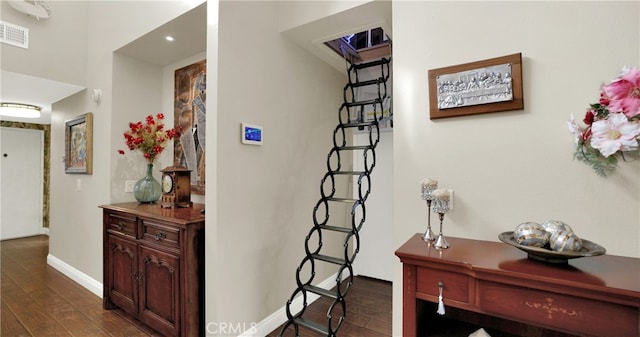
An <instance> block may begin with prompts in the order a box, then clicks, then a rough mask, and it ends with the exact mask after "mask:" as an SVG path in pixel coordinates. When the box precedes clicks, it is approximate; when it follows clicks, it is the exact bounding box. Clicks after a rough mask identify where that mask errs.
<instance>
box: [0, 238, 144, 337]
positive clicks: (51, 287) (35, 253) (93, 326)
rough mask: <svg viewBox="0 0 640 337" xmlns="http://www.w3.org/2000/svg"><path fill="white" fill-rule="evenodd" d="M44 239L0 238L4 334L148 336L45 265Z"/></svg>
mask: <svg viewBox="0 0 640 337" xmlns="http://www.w3.org/2000/svg"><path fill="white" fill-rule="evenodd" d="M48 253H49V238H48V237H47V236H33V237H29V238H22V239H15V240H5V241H0V254H1V256H2V261H1V263H2V264H1V265H0V270H1V273H0V274H1V276H2V279H1V280H0V282H1V290H0V298H1V299H2V300H1V302H2V307H1V308H0V313H1V317H0V322H1V324H0V325H1V328H0V335H1V336H3V337H23V336H24V337H27V336H34V337H43V336H46V337H53V336H78V337H94V336H96V337H99V336H113V337H116V336H117V337H142V336H145V337H148V336H153V334H152V333H150V331H145V330H144V329H143V328H139V327H137V326H136V325H134V324H132V322H131V321H130V320H128V319H127V318H125V317H124V316H122V315H120V314H119V313H118V312H117V311H107V310H103V309H102V299H101V298H100V297H98V296H96V295H95V294H93V293H92V292H90V291H88V290H87V289H85V288H83V287H82V286H80V285H78V284H77V283H75V282H74V281H72V280H71V279H69V278H68V277H66V276H64V275H63V274H61V273H60V272H58V271H57V270H55V269H53V268H52V267H50V266H49V265H47V254H48Z"/></svg>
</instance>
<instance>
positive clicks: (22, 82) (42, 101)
mask: <svg viewBox="0 0 640 337" xmlns="http://www.w3.org/2000/svg"><path fill="white" fill-rule="evenodd" d="M167 35H171V36H173V37H174V38H175V40H174V41H173V42H168V41H166V40H165V36H167ZM206 45H207V6H206V2H205V3H203V4H201V5H200V6H198V7H195V8H194V9H192V10H190V11H189V12H187V13H185V14H183V15H181V16H179V17H177V18H176V19H174V20H172V21H170V22H168V23H166V24H165V25H163V26H161V27H159V28H157V29H155V30H153V31H151V32H149V33H147V34H145V35H144V36H141V37H140V38H138V39H136V40H135V41H133V42H131V43H129V44H127V45H125V46H124V47H122V48H120V49H118V50H116V52H117V53H121V54H124V55H127V56H130V57H133V58H136V59H139V60H142V61H146V62H149V63H152V64H156V65H159V66H165V65H168V64H172V63H175V62H177V61H180V60H182V59H185V58H188V57H190V56H193V55H195V54H198V53H201V52H204V51H206ZM0 77H1V78H0V100H1V101H3V102H17V103H27V104H33V105H37V106H41V107H42V116H41V117H40V118H38V119H25V118H15V117H7V116H2V117H1V119H2V120H8V121H16V122H29V123H38V124H50V123H51V106H52V104H53V103H55V102H57V101H60V100H62V99H64V98H67V97H69V96H71V95H73V94H75V93H77V92H79V91H81V90H84V89H85V88H84V87H82V86H78V85H73V84H69V83H62V82H58V81H53V80H49V79H45V78H40V77H34V76H29V75H25V74H19V73H14V72H9V71H4V70H3V71H2V72H1V75H0Z"/></svg>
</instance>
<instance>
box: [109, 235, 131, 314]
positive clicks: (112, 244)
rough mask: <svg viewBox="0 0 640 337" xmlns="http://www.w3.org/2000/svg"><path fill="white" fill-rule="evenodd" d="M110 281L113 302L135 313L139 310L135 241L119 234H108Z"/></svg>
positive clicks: (110, 293)
mask: <svg viewBox="0 0 640 337" xmlns="http://www.w3.org/2000/svg"><path fill="white" fill-rule="evenodd" d="M108 237H109V238H108V247H109V250H108V254H109V257H108V261H109V266H108V268H107V269H108V275H106V276H107V279H108V282H107V284H106V286H107V287H108V288H109V289H108V294H109V298H110V300H111V302H112V303H113V304H115V305H117V306H118V307H120V308H122V310H124V311H126V312H129V313H132V314H135V313H136V312H137V310H138V308H137V306H136V303H137V300H138V289H139V285H138V279H139V278H138V272H137V271H138V262H137V261H138V260H137V256H136V254H137V248H136V247H137V245H136V243H135V242H133V241H130V240H126V239H122V238H120V237H118V236H117V235H109V236H108Z"/></svg>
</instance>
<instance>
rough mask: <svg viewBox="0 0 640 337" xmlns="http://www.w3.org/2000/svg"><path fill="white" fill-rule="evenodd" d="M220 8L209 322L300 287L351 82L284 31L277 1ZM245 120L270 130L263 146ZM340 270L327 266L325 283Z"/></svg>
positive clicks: (266, 309)
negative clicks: (252, 141) (250, 141)
mask: <svg viewBox="0 0 640 337" xmlns="http://www.w3.org/2000/svg"><path fill="white" fill-rule="evenodd" d="M219 10H220V21H219V41H218V51H219V53H218V84H217V85H218V98H217V120H216V122H215V123H217V125H216V134H217V140H216V141H217V143H218V145H217V150H216V151H217V156H216V158H217V159H216V160H217V165H216V170H217V174H216V175H215V177H216V182H215V184H216V191H217V193H216V194H217V195H216V198H217V205H216V207H217V210H216V214H215V217H216V218H215V219H214V220H213V221H209V220H210V217H207V231H209V229H210V228H211V227H212V226H214V229H213V230H214V231H216V232H215V233H211V234H210V233H209V232H207V239H208V243H211V241H209V239H211V238H214V239H215V242H213V244H214V245H215V246H214V247H209V248H208V249H209V252H211V251H215V254H209V253H208V254H207V262H206V268H207V275H208V276H209V277H213V279H211V278H209V277H208V278H207V321H208V322H212V321H215V322H230V323H233V324H237V323H239V322H246V323H247V324H249V323H250V322H259V321H261V320H262V319H264V318H265V317H267V316H268V315H270V314H271V313H273V312H274V311H276V310H277V309H279V308H280V307H282V306H284V305H285V304H286V301H287V300H288V299H289V297H290V295H291V293H292V292H293V290H295V270H296V267H297V266H298V264H299V262H300V261H301V259H302V257H303V256H304V246H303V241H304V237H305V236H306V234H307V233H308V231H309V229H311V227H312V224H313V222H312V217H311V216H312V210H313V206H314V205H315V203H316V202H317V201H318V199H319V197H320V194H319V183H320V179H321V178H322V176H323V175H324V173H325V171H326V158H327V154H328V152H329V150H330V148H331V135H332V131H333V128H334V127H335V125H336V124H337V111H338V110H337V109H338V107H339V105H340V102H341V98H342V96H341V95H342V90H341V89H342V87H343V86H344V84H345V83H346V80H345V77H344V75H342V74H340V73H338V72H337V71H335V70H333V69H332V68H331V67H329V66H328V65H326V64H324V63H322V62H319V61H318V60H317V59H316V58H315V57H314V56H312V55H310V54H308V53H307V52H306V51H304V50H303V49H301V48H300V47H299V46H297V45H295V44H293V43H292V42H290V41H289V40H287V39H285V38H284V37H283V36H282V35H281V34H280V30H279V28H278V25H279V21H280V20H279V19H280V17H281V15H287V14H288V13H282V12H280V11H279V10H278V3H277V2H272V1H255V2H247V1H224V2H220V9H219ZM242 122H246V123H251V124H257V125H261V126H263V127H264V145H262V146H251V145H243V144H241V143H240V123H242ZM208 145H209V144H208ZM208 148H210V147H208ZM209 167H210V166H209ZM207 176H208V177H209V178H211V177H213V175H211V174H210V171H209V170H208V171H207ZM207 184H209V181H207ZM208 187H209V185H208ZM208 211H209V210H208ZM208 211H207V212H208ZM329 269H332V270H329ZM336 271H337V269H335V267H332V268H326V269H325V268H322V267H319V268H318V269H317V272H318V274H317V275H316V280H318V282H319V281H323V280H324V279H325V278H327V277H328V276H329V275H330V274H332V273H335V272H336ZM212 284H213V285H214V286H210V285H212ZM211 291H214V292H215V294H210V292H211ZM212 301H214V303H212ZM210 312H214V314H213V315H212V314H210Z"/></svg>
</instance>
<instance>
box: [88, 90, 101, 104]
mask: <svg viewBox="0 0 640 337" xmlns="http://www.w3.org/2000/svg"><path fill="white" fill-rule="evenodd" d="M89 99H91V101H92V102H95V103H96V104H100V101H101V100H102V90H100V89H93V91H91V95H90V96H89Z"/></svg>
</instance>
